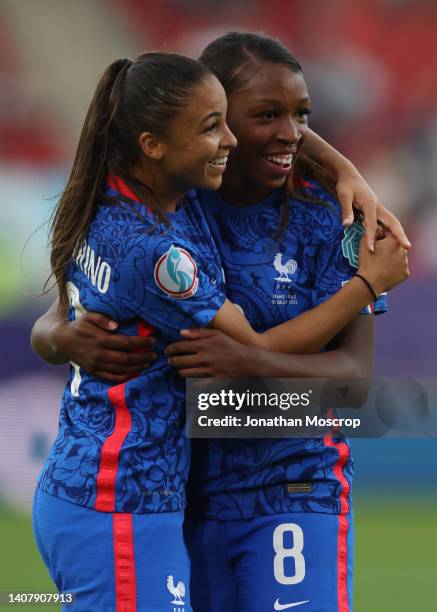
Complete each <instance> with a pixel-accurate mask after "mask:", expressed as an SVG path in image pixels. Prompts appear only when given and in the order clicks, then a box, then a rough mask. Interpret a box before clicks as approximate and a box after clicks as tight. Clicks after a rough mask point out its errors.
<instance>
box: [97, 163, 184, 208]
mask: <svg viewBox="0 0 437 612" xmlns="http://www.w3.org/2000/svg"><path fill="white" fill-rule="evenodd" d="M106 182H107V184H108V187H109V188H110V189H112V190H113V191H115V192H116V193H119V194H120V195H122V196H125V197H126V198H129V199H130V200H132V202H134V203H135V204H142V202H140V199H139V197H138V196H137V195H136V194H135V193H134V192H133V191H132V190H131V189H129V187H128V185H127V184H126V183H125V182H124V181H123V179H122V178H120V177H119V176H117V175H115V174H111V175H109V176H108V179H107V181H106ZM190 193H191V192H190ZM185 201H186V197H184V198H183V200H182V202H181V206H179V208H178V209H177V210H175V211H174V212H168V213H166V215H167V217H168V218H169V219H176V218H177V217H178V216H179V214H180V213H181V211H182V210H183V209H184V204H185ZM143 206H145V208H146V209H147V212H148V214H149V215H153V214H154V213H153V210H152V209H151V208H150V207H149V206H146V204H143Z"/></svg>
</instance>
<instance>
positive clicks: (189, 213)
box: [38, 180, 225, 513]
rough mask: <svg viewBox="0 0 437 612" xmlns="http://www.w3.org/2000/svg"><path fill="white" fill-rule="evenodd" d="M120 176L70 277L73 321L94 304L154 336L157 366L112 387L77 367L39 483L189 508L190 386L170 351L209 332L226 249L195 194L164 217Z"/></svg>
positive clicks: (126, 507) (103, 503) (78, 493)
mask: <svg viewBox="0 0 437 612" xmlns="http://www.w3.org/2000/svg"><path fill="white" fill-rule="evenodd" d="M129 193H130V192H129V191H128V189H127V187H126V186H125V185H124V184H123V183H122V182H121V181H119V180H116V182H115V184H114V183H112V187H111V188H109V190H108V195H109V196H111V197H112V198H113V203H102V204H101V205H99V207H98V210H97V212H96V215H95V218H94V219H93V221H92V223H91V226H90V229H89V232H88V236H87V238H86V241H85V242H84V243H83V244H82V245H79V247H78V248H77V249H76V252H75V254H74V257H73V261H72V263H71V265H70V266H69V268H68V270H67V273H66V278H67V288H68V293H69V299H70V304H71V307H70V319H73V318H75V317H77V316H79V315H80V314H81V313H82V312H84V311H88V310H90V311H97V312H102V313H105V314H107V315H108V316H110V317H111V318H113V319H115V320H117V321H119V323H120V331H121V332H122V333H125V334H127V335H136V334H150V333H153V335H154V336H155V337H156V338H157V340H158V344H157V346H156V347H155V351H156V352H157V354H158V358H157V359H156V361H155V362H154V363H153V364H152V365H151V366H150V367H149V368H148V369H147V370H145V371H144V372H143V373H142V374H141V375H140V376H137V377H135V378H133V379H131V380H129V381H128V382H126V383H124V384H121V385H116V386H111V385H110V384H107V383H106V382H104V381H103V380H100V379H98V378H95V377H94V376H91V375H90V374H88V373H86V372H84V371H83V370H81V369H80V368H79V367H78V366H77V365H75V364H72V366H71V376H70V380H69V382H68V384H67V386H66V388H65V392H64V395H63V398H62V403H61V414H60V423H59V433H58V436H57V439H56V441H55V443H54V445H53V447H52V450H51V452H50V455H49V457H48V459H47V462H46V464H45V466H44V467H43V470H42V473H41V475H40V479H39V485H38V486H39V488H40V489H42V490H43V491H45V492H46V493H49V494H52V495H55V496H58V497H60V498H62V499H65V500H68V501H70V502H73V503H76V504H79V505H83V506H88V507H92V508H95V509H97V510H102V511H107V512H133V513H144V512H168V511H178V510H181V509H183V508H184V506H185V485H186V480H187V476H188V469H189V459H190V448H189V443H188V441H187V439H186V437H185V435H184V434H185V432H184V428H185V381H184V380H182V379H181V378H180V377H179V375H178V372H177V370H176V369H174V368H171V367H170V366H169V364H168V360H167V357H166V356H165V354H164V347H165V345H166V344H168V343H169V342H171V341H175V340H177V339H180V335H179V331H180V330H181V329H183V328H187V327H192V326H196V327H203V326H205V325H207V324H208V322H209V321H210V320H211V319H212V318H213V317H214V316H215V314H216V313H217V311H218V310H219V309H220V307H221V306H222V304H223V302H224V300H225V293H224V285H223V282H224V281H223V275H222V269H221V264H220V258H219V254H218V252H217V250H216V247H215V244H214V241H213V239H212V237H211V234H210V232H209V229H208V226H207V224H206V223H205V220H204V219H203V218H202V216H201V215H200V214H199V207H198V205H196V202H195V199H196V195H195V193H194V192H193V193H192V194H191V200H194V201H193V202H192V203H193V206H191V205H190V202H189V201H187V200H189V198H187V199H186V202H185V203H184V204H183V205H182V206H181V207H180V209H179V210H177V211H176V212H175V213H170V214H169V215H168V217H169V221H170V226H169V227H168V226H166V225H165V224H164V223H162V222H159V221H158V220H157V218H156V217H155V215H154V214H153V213H152V212H151V211H150V210H148V209H147V208H146V207H145V206H143V205H142V204H140V203H132V202H131V201H129V200H128V199H127V198H126V197H124V196H125V195H129Z"/></svg>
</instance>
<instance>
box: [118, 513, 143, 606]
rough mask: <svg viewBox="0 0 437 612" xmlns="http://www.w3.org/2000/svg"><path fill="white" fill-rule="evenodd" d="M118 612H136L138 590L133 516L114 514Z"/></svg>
mask: <svg viewBox="0 0 437 612" xmlns="http://www.w3.org/2000/svg"><path fill="white" fill-rule="evenodd" d="M113 538H114V571H115V598H116V608H115V609H116V612H136V609H137V601H136V600H137V589H136V576H135V551H134V538H133V525H132V514H124V513H117V512H116V513H114V514H113Z"/></svg>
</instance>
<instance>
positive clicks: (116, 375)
mask: <svg viewBox="0 0 437 612" xmlns="http://www.w3.org/2000/svg"><path fill="white" fill-rule="evenodd" d="M58 303H59V301H58V300H56V301H55V302H53V304H52V305H51V307H50V308H49V310H48V311H47V312H46V313H45V314H43V315H42V316H41V317H40V318H39V319H38V320H37V321H36V323H35V324H34V326H33V329H32V334H31V343H32V349H33V351H34V352H35V353H36V354H37V355H38V356H39V357H41V359H43V360H44V361H47V362H48V363H51V364H53V365H57V364H61V363H65V362H66V361H68V360H71V361H73V362H74V363H77V364H78V365H80V367H81V368H83V369H84V370H86V371H87V372H90V373H91V374H93V375H95V376H98V377H99V378H102V379H103V380H107V381H111V382H123V381H125V380H126V379H127V378H129V377H131V376H134V375H136V374H138V373H139V372H141V371H143V370H144V368H147V367H148V366H149V365H150V363H151V362H152V361H154V359H156V354H155V353H152V352H151V348H152V346H153V344H154V342H155V338H153V337H152V336H147V337H144V336H141V337H140V336H125V335H123V334H115V333H114V332H115V330H116V329H117V328H118V323H117V322H116V321H113V320H112V319H110V318H109V317H107V316H106V315H104V314H101V313H98V312H85V313H84V314H83V315H82V316H80V317H79V318H78V319H76V320H75V321H68V320H67V316H66V313H65V312H62V311H60V310H59V307H58Z"/></svg>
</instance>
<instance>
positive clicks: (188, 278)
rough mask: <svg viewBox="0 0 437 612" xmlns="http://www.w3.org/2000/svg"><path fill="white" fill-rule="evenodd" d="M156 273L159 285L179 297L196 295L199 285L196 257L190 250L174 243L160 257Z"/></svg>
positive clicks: (166, 291)
mask: <svg viewBox="0 0 437 612" xmlns="http://www.w3.org/2000/svg"><path fill="white" fill-rule="evenodd" d="M154 274H155V282H156V284H157V285H158V287H159V288H160V289H162V290H163V291H165V293H168V294H169V295H172V296H173V297H175V298H179V299H185V298H189V297H191V296H192V295H194V294H195V293H196V291H197V287H198V285H199V279H198V278H197V266H196V264H195V262H194V259H193V258H192V257H191V255H190V254H189V252H188V251H186V250H185V249H183V248H181V247H176V246H174V245H173V244H172V245H171V247H170V248H169V250H168V251H167V253H165V254H164V255H162V257H160V258H159V260H158V262H157V264H156V266H155V272H154Z"/></svg>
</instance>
